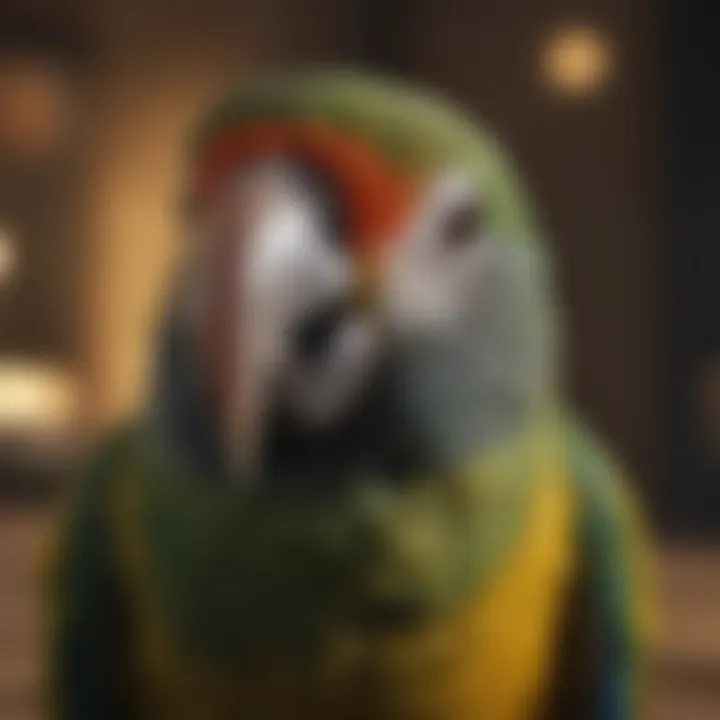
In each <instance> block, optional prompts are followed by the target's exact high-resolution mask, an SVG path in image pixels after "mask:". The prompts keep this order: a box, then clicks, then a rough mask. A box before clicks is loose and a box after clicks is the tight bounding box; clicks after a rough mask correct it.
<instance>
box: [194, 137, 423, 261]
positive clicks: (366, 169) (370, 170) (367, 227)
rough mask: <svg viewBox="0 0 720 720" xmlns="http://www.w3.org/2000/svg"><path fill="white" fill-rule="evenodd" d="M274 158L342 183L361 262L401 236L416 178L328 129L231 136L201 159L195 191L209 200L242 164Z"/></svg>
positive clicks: (217, 142) (216, 143) (210, 147)
mask: <svg viewBox="0 0 720 720" xmlns="http://www.w3.org/2000/svg"><path fill="white" fill-rule="evenodd" d="M273 155H285V156H294V157H297V158H299V159H302V160H307V161H308V162H311V163H313V164H315V165H316V166H317V167H319V168H322V169H323V170H325V171H326V172H327V173H328V174H329V176H330V177H331V178H332V179H333V180H334V181H335V182H337V183H338V186H339V188H340V192H341V196H342V198H343V200H344V202H345V203H347V207H348V210H349V215H350V222H351V232H352V234H353V241H354V244H355V248H356V250H357V252H358V254H359V255H361V256H362V257H368V256H369V257H375V256H376V255H377V254H378V253H381V252H382V249H383V247H386V246H387V244H388V243H389V242H390V241H392V239H393V238H394V237H395V236H396V235H397V232H396V231H397V230H398V229H399V227H400V226H401V225H402V222H403V220H404V219H405V218H406V216H407V213H408V210H409V208H410V204H411V202H412V199H413V196H414V190H415V183H414V182H413V181H412V178H410V177H409V176H408V175H407V174H403V173H402V172H400V171H399V170H398V169H396V168H393V167H392V166H391V165H390V164H389V163H388V162H387V161H386V160H385V159H384V158H382V157H381V155H380V154H379V153H378V152H376V151H374V150H373V149H372V148H371V147H370V146H368V145H367V144H364V143H362V142H360V141H356V140H353V139H351V138H348V137H347V136H346V135H344V134H341V133H339V132H338V131H336V130H333V129H331V128H328V127H322V126H318V125H310V124H298V123H275V124H268V123H263V124H259V125H252V126H244V127H240V128H234V129H232V130H228V131H227V132H225V133H222V134H221V135H220V136H219V137H217V138H216V139H215V140H214V141H213V142H211V143H210V144H209V145H208V147H207V148H206V149H205V151H204V153H203V154H202V157H201V160H200V163H199V167H198V170H197V172H198V175H197V178H196V187H197V190H198V191H199V193H200V195H201V197H202V196H207V193H209V192H212V190H213V188H214V187H215V186H216V185H217V183H218V181H220V180H222V179H223V178H224V177H226V176H227V174H228V173H229V172H231V171H232V169H233V168H234V167H236V166H237V165H238V163H240V162H242V161H243V160H246V159H249V158H253V157H260V156H273Z"/></svg>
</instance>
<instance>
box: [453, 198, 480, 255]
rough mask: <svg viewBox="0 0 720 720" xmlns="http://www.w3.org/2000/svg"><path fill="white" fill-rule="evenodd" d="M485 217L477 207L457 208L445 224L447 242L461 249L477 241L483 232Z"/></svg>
mask: <svg viewBox="0 0 720 720" xmlns="http://www.w3.org/2000/svg"><path fill="white" fill-rule="evenodd" d="M482 224H483V217H482V213H481V211H480V208H479V207H478V206H477V205H465V206H463V207H459V208H456V209H455V210H453V212H452V213H451V214H450V216H449V217H448V219H447V221H446V223H445V231H444V235H445V242H446V243H447V244H448V245H450V246H451V247H460V246H462V245H466V244H467V243H470V242H473V241H474V240H476V239H477V238H478V236H479V234H480V232H481V230H482Z"/></svg>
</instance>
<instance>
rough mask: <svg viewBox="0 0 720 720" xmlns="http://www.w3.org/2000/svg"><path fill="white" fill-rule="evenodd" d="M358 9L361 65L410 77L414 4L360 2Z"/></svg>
mask: <svg viewBox="0 0 720 720" xmlns="http://www.w3.org/2000/svg"><path fill="white" fill-rule="evenodd" d="M358 5H359V19H360V22H359V29H360V38H359V46H360V47H359V53H358V62H359V63H360V64H362V65H363V66H365V67H367V68H369V69H373V70H377V71H380V72H386V73H390V74H393V75H407V74H409V72H410V68H411V64H412V62H411V57H410V55H411V52H410V31H411V21H412V2H411V0H360V1H359V3H358Z"/></svg>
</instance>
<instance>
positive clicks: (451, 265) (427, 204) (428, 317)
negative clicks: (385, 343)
mask: <svg viewBox="0 0 720 720" xmlns="http://www.w3.org/2000/svg"><path fill="white" fill-rule="evenodd" d="M481 198H482V195H481V193H479V192H478V189H477V187H476V186H475V185H474V184H473V183H472V181H471V179H470V178H469V177H467V176H466V175H464V174H463V173H460V172H450V173H447V174H445V175H443V176H441V177H440V178H439V179H438V180H437V181H436V182H435V183H433V184H432V185H431V186H430V187H429V188H428V190H427V192H426V194H425V197H424V199H423V200H421V202H420V204H419V206H418V210H417V214H416V215H415V218H414V219H413V221H411V223H410V224H409V225H408V227H407V229H406V233H405V236H404V237H403V238H402V239H401V240H400V242H398V243H397V244H396V245H395V248H394V250H393V252H392V254H391V257H390V258H389V275H388V282H387V302H386V308H387V312H388V315H389V318H390V321H391V322H392V323H393V324H394V325H395V326H396V327H398V328H400V329H403V330H407V331H408V332H424V331H428V332H431V333H434V332H437V331H438V330H442V329H444V328H450V327H451V326H452V325H453V324H455V323H456V322H458V321H460V320H462V316H463V312H464V310H465V309H466V308H468V307H469V305H470V304H471V300H472V294H473V293H474V292H475V290H476V287H477V284H478V281H479V280H480V279H481V278H482V275H483V272H484V269H485V268H486V267H487V268H490V267H491V266H492V265H493V255H494V253H495V248H494V243H492V242H490V237H489V230H488V228H486V227H485V226H484V224H483V222H482V212H483V211H482V208H481V207H480V204H481ZM462 216H464V217H468V218H469V217H471V216H474V218H475V219H474V220H473V221H472V222H468V221H466V220H464V219H463V217H462Z"/></svg>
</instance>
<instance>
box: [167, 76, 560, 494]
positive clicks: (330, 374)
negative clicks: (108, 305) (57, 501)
mask: <svg viewBox="0 0 720 720" xmlns="http://www.w3.org/2000/svg"><path fill="white" fill-rule="evenodd" d="M191 199H192V202H191V210H190V219H189V222H190V225H191V232H190V237H191V242H190V247H189V253H188V261H187V272H186V273H185V274H184V279H183V282H182V284H181V287H180V289H179V293H178V299H179V301H180V302H179V303H178V304H177V308H178V309H177V312H176V314H175V317H174V320H173V322H174V326H173V327H174V331H175V335H176V336H179V337H181V343H182V344H183V350H182V353H181V354H182V357H183V362H182V364H183V366H184V367H185V370H187V369H188V368H190V370H189V371H188V373H187V374H189V376H191V381H190V382H187V381H185V384H184V388H185V389H184V390H183V391H181V389H180V388H179V387H178V385H177V384H173V382H175V381H173V382H170V383H169V384H168V383H166V389H168V388H169V392H170V393H171V394H173V395H174V396H175V399H174V400H173V401H172V402H173V403H175V404H174V405H173V413H175V414H176V415H177V414H178V408H179V407H180V405H179V404H178V403H179V401H178V400H177V398H178V397H184V396H185V395H186V396H187V397H189V398H191V402H190V405H189V406H188V404H187V403H186V404H185V405H184V406H183V408H182V409H183V412H185V414H186V415H188V418H187V420H188V422H189V423H190V424H191V426H192V428H194V430H193V432H196V434H198V437H199V436H201V435H202V436H203V437H206V438H210V440H209V442H208V443H206V445H207V446H208V447H211V448H213V449H214V450H213V452H211V453H210V454H213V453H214V455H215V456H216V457H217V458H218V459H219V462H220V463H221V464H222V466H223V467H224V468H225V469H226V470H227V471H228V472H229V473H230V474H231V475H232V476H233V477H235V479H236V481H237V482H239V483H245V484H248V483H251V484H252V485H254V486H263V485H267V484H272V483H273V482H278V483H282V482H285V481H284V480H283V478H286V477H287V476H288V475H292V476H293V478H295V479H290V480H289V481H288V482H291V483H292V482H295V483H297V482H298V480H297V479H296V478H297V477H300V478H302V480H300V482H305V481H307V482H308V483H309V484H312V483H316V482H318V483H321V484H322V483H323V482H326V481H327V482H328V483H330V484H332V483H338V484H339V483H341V482H343V481H346V480H351V479H352V477H351V476H357V477H359V476H361V475H363V474H375V475H398V476H400V475H403V474H407V473H412V472H414V468H415V467H417V466H418V465H423V464H426V463H432V462H436V461H437V462H439V463H444V464H445V465H447V464H452V463H455V462H457V461H458V460H459V459H460V458H463V457H467V455H468V454H469V453H476V452H479V451H480V449H481V448H482V447H483V446H484V445H486V444H491V443H492V442H495V441H497V440H499V439H500V438H502V437H504V436H507V435H511V434H512V433H513V432H514V431H520V429H521V428H522V426H523V423H524V422H526V421H527V420H528V418H529V417H530V415H531V414H532V412H533V409H534V408H535V407H537V404H538V403H539V402H541V400H542V398H543V396H544V394H545V393H546V392H547V390H548V387H549V385H550V368H551V366H552V363H551V362H550V359H549V355H550V352H549V351H550V349H551V347H552V342H551V341H550V335H551V332H550V330H551V328H550V325H549V320H548V318H549V316H550V313H549V312H548V310H549V297H548V295H547V293H546V290H545V288H544V284H545V273H544V271H543V268H542V267H541V266H542V260H543V258H542V256H541V254H540V252H539V244H538V242H537V237H536V231H535V228H534V226H533V224H532V223H531V221H530V218H529V209H528V207H527V205H526V203H525V200H524V198H522V197H521V195H520V192H519V190H518V188H517V187H516V184H515V180H514V178H513V176H512V172H511V171H510V169H509V166H508V163H507V161H506V159H505V157H504V156H503V155H502V153H501V152H500V151H499V150H498V148H497V146H496V145H495V143H494V141H493V140H491V139H490V138H489V137H488V136H487V135H486V134H485V133H484V132H482V131H480V130H478V129H477V127H476V126H474V125H473V124H471V123H469V122H468V121H466V120H464V119H463V118H462V116H461V115H460V114H459V113H458V112H457V111H456V110H455V109H453V108H450V107H449V106H448V105H447V104H445V103H443V102H441V101H439V100H437V99H431V98H428V96H426V95H425V94H421V93H417V92H414V91H411V90H408V89H407V88H405V87H404V86H399V85H396V84H393V83H391V82H385V81H382V82H381V81H378V80H375V79H366V78H362V77H358V76H355V75H350V74H343V73H335V72H328V73H315V74H311V75H309V76H302V77H292V78H282V79H279V80H276V81H273V82H268V83H264V84H262V85H261V86H257V87H251V88H248V89H246V90H244V91H242V92H241V93H239V94H238V95H236V96H234V97H232V98H231V99H229V100H227V101H225V102H223V103H222V104H221V105H220V107H218V108H216V109H215V110H214V111H213V112H212V113H211V114H210V116H209V118H208V120H207V121H206V122H205V123H203V124H202V126H201V129H200V131H199V133H198V136H197V138H196V141H195V144H194V155H193V163H192V194H191ZM176 354H177V353H176ZM176 360H177V358H176ZM175 364H176V365H177V362H176V363H175ZM166 370H167V369H166V368H165V369H164V371H166ZM178 374H179V371H175V375H176V376H178ZM180 374H181V373H180ZM170 375H171V376H172V373H170ZM175 380H177V377H176V378H175ZM186 380H187V379H186ZM188 407H192V411H190V410H188ZM199 415H201V416H202V417H203V423H204V428H203V432H200V431H199V430H198V424H197V417H198V416H199ZM189 416H192V417H189ZM193 423H194V424H193ZM206 449H207V448H206Z"/></svg>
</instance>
